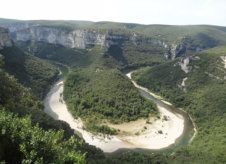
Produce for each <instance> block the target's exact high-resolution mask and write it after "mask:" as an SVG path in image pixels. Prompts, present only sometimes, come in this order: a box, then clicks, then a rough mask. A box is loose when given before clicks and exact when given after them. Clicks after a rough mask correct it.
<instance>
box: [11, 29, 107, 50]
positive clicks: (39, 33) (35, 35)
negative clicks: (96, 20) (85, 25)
mask: <svg viewBox="0 0 226 164" xmlns="http://www.w3.org/2000/svg"><path fill="white" fill-rule="evenodd" d="M14 37H15V38H14V39H16V40H18V41H31V40H32V41H42V42H46V43H51V44H59V45H62V46H65V47H68V48H82V49H84V48H86V46H87V45H89V44H98V45H101V46H104V44H105V37H106V36H105V35H101V34H97V33H96V32H95V31H87V30H74V31H67V30H61V29H57V28H50V27H38V26H36V27H30V28H26V29H22V30H19V31H17V32H16V33H15V36H14Z"/></svg>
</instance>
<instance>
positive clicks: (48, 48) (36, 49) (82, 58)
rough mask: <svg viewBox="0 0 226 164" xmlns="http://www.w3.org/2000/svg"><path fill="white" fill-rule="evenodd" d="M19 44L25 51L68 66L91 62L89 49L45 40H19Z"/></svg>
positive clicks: (84, 64)
mask: <svg viewBox="0 0 226 164" xmlns="http://www.w3.org/2000/svg"><path fill="white" fill-rule="evenodd" d="M17 46H18V47H20V48H21V49H22V50H24V51H25V52H28V53H30V54H33V55H35V56H37V57H39V58H42V59H47V60H52V61H56V62H60V63H62V64H66V65H68V66H71V67H73V66H76V67H79V66H86V65H88V64H90V62H91V61H90V59H89V56H88V55H87V50H82V49H70V48H65V47H63V46H60V45H54V44H48V43H43V42H37V43H35V44H34V43H32V42H29V41H28V42H17Z"/></svg>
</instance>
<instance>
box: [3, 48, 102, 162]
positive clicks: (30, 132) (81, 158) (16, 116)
mask: <svg viewBox="0 0 226 164" xmlns="http://www.w3.org/2000/svg"><path fill="white" fill-rule="evenodd" d="M2 52H5V50H4V51H2ZM5 57H6V56H5ZM25 57H27V56H25ZM12 59H13V58H12ZM4 63H6V62H5V61H4V56H2V55H1V56H0V90H1V92H0V132H1V133H0V147H1V149H0V161H5V162H6V163H35V162H36V163H85V161H86V160H95V159H96V158H104V156H103V154H102V152H101V151H100V150H98V149H96V148H94V147H93V146H89V145H88V144H86V143H84V141H83V140H82V139H81V138H79V137H78V136H76V135H74V131H73V130H72V129H71V128H70V127H69V126H68V125H67V124H66V123H64V122H62V121H55V120H53V119H52V118H51V117H49V116H47V115H46V114H45V113H44V112H43V105H42V103H41V102H40V101H39V100H38V99H37V98H36V96H34V95H33V94H32V92H31V90H30V89H27V88H25V87H24V86H22V85H21V84H20V83H19V82H18V81H17V80H16V79H15V78H14V77H13V76H11V75H9V74H8V73H6V71H5V67H6V65H4ZM31 66H32V65H31ZM33 66H34V67H35V66H36V65H33ZM34 70H35V69H34ZM26 73H27V72H24V74H25V75H26ZM37 77H40V78H42V76H37ZM31 87H32V86H31Z"/></svg>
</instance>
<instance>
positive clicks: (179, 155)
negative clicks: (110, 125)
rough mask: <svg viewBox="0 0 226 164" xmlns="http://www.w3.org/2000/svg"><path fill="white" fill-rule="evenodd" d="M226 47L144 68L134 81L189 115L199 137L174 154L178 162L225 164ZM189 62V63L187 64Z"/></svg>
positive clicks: (135, 75) (136, 74) (135, 76)
mask: <svg viewBox="0 0 226 164" xmlns="http://www.w3.org/2000/svg"><path fill="white" fill-rule="evenodd" d="M225 55H226V48H225V47H218V48H214V49H210V50H208V51H203V52H201V53H199V54H191V55H190V57H187V59H178V60H177V61H174V62H169V63H167V64H163V65H160V66H158V67H153V68H146V69H144V70H141V71H139V72H137V73H135V74H134V76H133V77H134V78H135V79H136V80H137V81H138V83H140V84H141V85H144V86H146V87H148V88H149V89H150V90H152V91H154V92H156V93H159V94H161V95H162V96H164V97H166V98H167V99H169V100H170V101H171V102H173V103H174V104H175V105H176V106H179V107H182V108H183V109H184V110H186V111H187V112H188V113H190V114H191V115H192V118H194V121H195V123H196V125H197V128H198V134H197V136H196V138H195V139H194V141H193V142H192V144H191V145H189V146H188V147H186V148H185V149H184V150H182V151H181V150H180V151H178V152H176V153H175V156H174V157H175V159H176V160H179V161H181V162H182V161H184V160H185V157H184V156H185V155H186V158H189V161H190V162H191V161H193V162H198V163H202V162H205V161H206V160H207V159H208V162H209V163H215V162H216V163H224V162H226V156H225V154H224V153H223V152H224V150H225V149H226V147H225V144H224V143H225V142H226V140H225V131H226V129H225V123H226V119H225V118H226V117H225V116H226V111H225V105H226V101H225V100H226V97H225V93H226V82H225V77H226V68H225ZM188 61H189V62H188Z"/></svg>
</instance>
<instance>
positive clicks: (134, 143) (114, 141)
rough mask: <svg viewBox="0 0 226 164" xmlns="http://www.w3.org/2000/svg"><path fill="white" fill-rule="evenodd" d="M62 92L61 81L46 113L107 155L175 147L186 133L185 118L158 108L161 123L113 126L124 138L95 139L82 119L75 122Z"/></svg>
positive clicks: (134, 123)
mask: <svg viewBox="0 0 226 164" xmlns="http://www.w3.org/2000/svg"><path fill="white" fill-rule="evenodd" d="M127 76H128V77H129V78H130V79H131V73H129V74H127ZM132 82H133V84H134V85H135V87H137V88H140V89H142V90H144V91H146V92H148V93H149V94H152V96H156V97H158V96H157V95H155V94H153V93H151V92H149V91H148V90H147V89H146V88H143V87H141V86H139V85H138V84H136V83H135V82H134V81H132ZM62 92H63V81H59V82H58V83H57V84H55V85H54V87H53V88H52V89H51V91H50V92H49V93H48V95H47V97H46V99H45V101H44V102H45V112H46V113H47V114H49V115H50V116H52V117H53V118H54V119H59V120H63V121H65V122H67V123H68V124H69V125H70V126H71V128H72V129H74V130H76V131H78V132H79V133H81V134H82V136H83V138H84V140H85V141H86V142H87V143H89V144H91V145H94V146H96V147H99V148H100V149H102V150H103V151H104V152H113V151H115V150H118V149H120V148H146V149H161V148H165V147H168V146H170V145H171V144H173V143H175V141H176V139H177V138H178V137H180V136H181V135H182V133H183V129H184V118H183V116H182V115H180V114H174V113H172V112H170V111H169V110H167V109H166V108H165V107H163V106H160V105H159V104H157V106H158V109H159V111H160V119H153V118H150V121H149V123H148V122H147V121H146V120H144V119H140V120H137V121H133V122H129V123H124V124H120V125H110V126H112V127H115V128H116V129H120V130H121V131H125V134H119V135H116V136H110V138H109V137H103V136H94V135H93V134H92V133H90V132H87V131H85V130H83V129H82V127H83V124H82V121H81V120H80V119H74V118H73V116H72V115H71V114H70V112H69V111H68V109H67V106H66V104H65V102H64V100H63V98H62ZM158 98H159V97H158ZM161 99H162V98H161ZM166 103H168V104H170V103H169V102H166ZM150 122H151V123H150ZM133 128H135V129H133ZM126 131H127V132H126Z"/></svg>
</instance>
